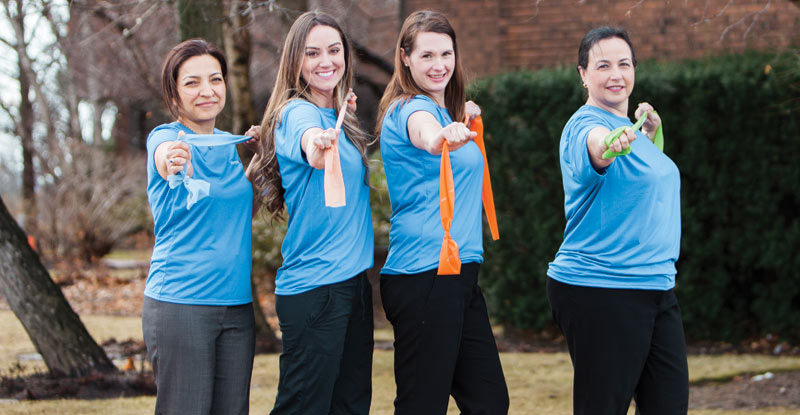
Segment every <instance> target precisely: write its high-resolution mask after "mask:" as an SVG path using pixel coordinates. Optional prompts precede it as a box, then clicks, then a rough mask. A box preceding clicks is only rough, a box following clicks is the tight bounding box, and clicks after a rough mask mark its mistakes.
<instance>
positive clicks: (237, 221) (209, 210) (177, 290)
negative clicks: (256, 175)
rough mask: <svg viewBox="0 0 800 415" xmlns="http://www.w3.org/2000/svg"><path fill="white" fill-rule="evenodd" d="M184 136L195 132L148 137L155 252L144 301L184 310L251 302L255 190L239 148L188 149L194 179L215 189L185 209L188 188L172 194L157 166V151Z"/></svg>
mask: <svg viewBox="0 0 800 415" xmlns="http://www.w3.org/2000/svg"><path fill="white" fill-rule="evenodd" d="M180 131H184V132H185V133H187V134H189V133H192V131H191V130H190V129H189V128H187V127H186V126H184V125H182V124H180V123H177V122H173V123H170V124H163V125H160V126H158V127H156V128H155V129H154V130H153V131H152V132H151V133H150V135H149V136H148V137H147V198H148V200H149V202H150V210H151V211H152V213H153V223H154V233H155V246H154V247H153V257H152V258H151V259H150V274H149V275H148V277H147V281H146V283H145V290H144V294H145V295H146V296H148V297H150V298H153V299H155V300H159V301H166V302H170V303H178V304H192V305H219V306H222V305H225V306H227V305H240V304H247V303H250V302H251V301H252V297H251V294H250V267H251V265H252V251H253V250H252V238H251V235H252V233H251V232H252V226H251V225H252V216H253V214H252V212H253V188H252V186H251V184H250V182H249V181H248V180H247V177H245V175H244V170H243V168H242V162H241V160H239V154H238V153H237V152H236V146H234V145H224V146H214V147H196V146H189V147H190V151H191V156H192V160H191V161H192V166H193V168H194V174H193V176H192V178H194V179H202V180H205V181H207V182H208V183H209V184H210V189H209V196H207V197H204V198H202V199H200V200H199V201H198V202H197V203H195V204H194V205H192V208H191V209H186V200H187V195H188V191H187V190H186V188H185V187H184V186H178V187H176V188H174V189H170V188H169V183H168V182H167V181H166V180H164V179H163V178H162V177H161V176H160V175H159V174H158V171H157V170H156V165H155V162H154V156H155V151H156V147H158V145H159V144H161V143H163V142H165V141H175V140H177V138H178V132H180ZM214 134H227V133H224V132H222V131H219V130H214Z"/></svg>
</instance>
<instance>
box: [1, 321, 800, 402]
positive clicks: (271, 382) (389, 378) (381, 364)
mask: <svg viewBox="0 0 800 415" xmlns="http://www.w3.org/2000/svg"><path fill="white" fill-rule="evenodd" d="M81 318H82V320H83V322H84V324H86V326H87V329H88V330H89V332H90V333H91V334H92V336H94V338H95V340H97V341H98V342H102V341H104V340H106V339H108V338H110V337H114V338H116V339H117V340H125V339H128V338H135V339H141V336H142V334H141V320H140V319H139V318H138V317H111V316H82V317H81ZM375 337H376V340H378V341H381V340H383V341H388V340H390V339H391V330H389V329H381V330H378V331H377V332H376V335H375ZM33 352H35V350H34V348H33V345H32V344H31V343H30V341H29V340H28V337H27V335H26V334H25V331H24V330H23V329H22V326H21V325H20V323H19V321H18V320H17V319H16V317H15V316H14V315H13V314H12V313H11V312H10V311H0V370H2V371H3V372H4V373H8V368H10V367H12V365H14V364H15V363H16V362H17V358H16V357H17V356H18V355H19V354H21V353H33ZM374 356H375V359H374V361H375V363H374V365H373V378H372V379H373V399H372V410H371V413H372V414H373V415H384V414H386V415H388V414H391V413H392V399H393V398H394V378H393V372H392V352H391V351H385V350H376V351H375V355H374ZM500 357H501V359H502V362H503V369H504V370H505V375H506V380H507V382H508V385H509V389H510V394H511V411H510V413H511V414H516V415H529V414H543V415H562V414H563V415H568V414H571V413H572V366H571V365H570V361H569V355H567V354H566V353H502V354H501V356H500ZM24 365H25V368H26V369H25V370H26V372H28V373H29V372H32V371H34V370H39V371H44V370H45V367H44V365H43V364H42V363H41V362H37V363H30V362H25V363H24ZM768 370H771V371H779V370H800V357H796V356H795V357H786V356H782V357H773V356H763V355H720V356H690V357H689V371H690V380H691V381H692V382H698V381H702V380H704V379H725V378H728V377H731V376H733V375H736V374H739V373H745V372H746V373H762V372H765V371H768ZM277 381H278V356H277V355H260V356H256V360H255V365H254V368H253V380H252V389H251V400H250V403H251V413H253V414H264V413H267V412H269V410H270V409H271V408H272V404H273V402H274V400H275V392H276V390H277ZM154 405H155V398H154V397H139V398H119V399H105V400H94V401H88V400H53V401H30V402H28V401H23V402H5V401H0V413H2V414H6V415H22V414H48V415H50V414H81V415H101V414H102V415H105V414H115V415H134V414H137V415H138V414H152V413H153V408H154ZM457 413H458V408H456V406H455V404H454V403H453V402H452V401H451V404H450V408H449V411H448V414H457ZM629 413H630V414H632V413H633V412H632V411H631V412H629ZM689 413H690V414H692V415H721V414H738V415H756V414H759V415H777V414H789V413H794V414H797V413H798V412H797V410H783V409H779V408H774V409H769V410H766V409H760V410H757V411H713V410H704V411H689Z"/></svg>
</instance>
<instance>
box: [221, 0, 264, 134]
mask: <svg viewBox="0 0 800 415" xmlns="http://www.w3.org/2000/svg"><path fill="white" fill-rule="evenodd" d="M246 6H247V5H246V4H245V3H241V2H234V4H231V5H230V10H229V11H228V12H227V13H226V14H227V16H228V18H227V19H225V20H224V24H223V25H222V29H223V33H224V37H225V57H226V58H227V59H228V91H230V95H231V104H232V105H231V107H232V109H233V124H232V128H233V132H234V133H235V134H240V133H241V132H244V131H245V130H247V129H248V128H249V126H250V125H252V124H256V123H257V122H258V121H260V120H257V119H256V115H255V110H254V109H253V103H252V101H253V97H252V94H251V93H250V55H251V51H252V44H251V42H250V32H248V31H247V24H248V23H249V22H248V16H242V14H241V12H242V10H244V9H245V8H246Z"/></svg>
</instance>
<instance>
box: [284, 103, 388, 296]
mask: <svg viewBox="0 0 800 415" xmlns="http://www.w3.org/2000/svg"><path fill="white" fill-rule="evenodd" d="M335 126H336V112H335V110H334V109H332V108H319V107H317V106H316V105H314V104H312V103H310V102H308V101H306V100H302V99H297V100H293V101H291V102H289V103H288V104H286V107H285V108H284V109H283V111H282V113H281V123H280V124H279V125H278V126H277V127H276V128H275V152H276V154H277V157H278V165H279V166H280V171H281V184H282V185H283V189H284V190H285V193H284V196H283V197H284V200H285V201H286V210H287V212H288V213H289V221H288V230H287V232H286V237H285V238H284V239H283V245H282V246H281V254H282V255H283V265H282V266H281V267H280V269H278V274H277V277H276V278H275V294H278V295H291V294H299V293H302V292H305V291H308V290H311V289H313V288H316V287H320V286H323V285H329V284H335V283H337V282H341V281H344V280H347V279H350V278H352V277H354V276H356V275H358V274H359V273H361V272H362V271H364V270H366V269H369V268H371V267H372V264H373V261H374V254H373V248H374V244H375V242H374V239H373V236H372V215H371V213H370V206H369V186H368V185H367V183H366V182H365V176H364V175H365V174H366V167H365V166H364V163H363V162H362V161H361V153H359V151H358V149H357V148H356V147H355V146H354V145H353V144H352V143H351V142H350V140H349V139H348V138H347V136H346V135H345V132H344V130H342V131H341V132H340V133H339V159H340V160H341V166H342V176H343V178H344V186H345V193H346V199H345V206H342V207H327V206H325V191H324V187H323V186H324V177H325V176H324V174H325V171H324V169H315V168H313V167H311V166H310V165H309V164H308V160H307V159H306V155H305V153H304V152H303V150H302V147H301V145H300V143H301V138H302V137H303V133H305V132H306V131H307V130H308V129H309V128H314V127H318V128H321V129H323V130H325V129H328V128H334V127H335Z"/></svg>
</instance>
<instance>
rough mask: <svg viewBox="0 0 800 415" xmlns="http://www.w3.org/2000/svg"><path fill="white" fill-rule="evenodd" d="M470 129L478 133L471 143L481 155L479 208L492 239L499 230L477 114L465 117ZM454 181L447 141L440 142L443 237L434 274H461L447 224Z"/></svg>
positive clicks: (456, 251) (454, 197)
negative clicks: (481, 179)
mask: <svg viewBox="0 0 800 415" xmlns="http://www.w3.org/2000/svg"><path fill="white" fill-rule="evenodd" d="M464 124H468V125H469V128H470V130H471V131H474V132H476V133H477V134H478V135H477V136H476V137H475V139H474V140H475V144H477V145H478V148H479V149H480V150H481V154H482V155H483V190H482V197H481V198H482V200H483V209H484V210H485V211H486V219H487V220H488V221H489V229H490V231H491V233H492V239H493V240H497V239H499V238H500V231H499V229H498V227H497V214H496V213H495V209H494V194H493V193H492V181H491V178H490V177H489V161H488V159H487V158H486V146H485V144H484V141H483V120H482V119H481V117H480V116H478V117H476V118H475V119H473V120H472V122H469V120H468V119H467V120H465V123H464ZM455 200H456V196H455V184H454V182H453V169H452V167H451V165H450V150H449V148H448V145H447V141H445V142H444V143H442V162H441V167H440V171H439V210H440V211H441V216H442V228H444V239H443V240H442V250H441V253H440V254H439V270H438V271H437V274H438V275H453V274H460V273H461V259H460V258H459V256H458V244H456V241H454V240H453V238H452V237H451V236H450V225H451V224H452V222H453V211H454V206H455Z"/></svg>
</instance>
